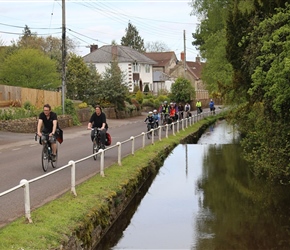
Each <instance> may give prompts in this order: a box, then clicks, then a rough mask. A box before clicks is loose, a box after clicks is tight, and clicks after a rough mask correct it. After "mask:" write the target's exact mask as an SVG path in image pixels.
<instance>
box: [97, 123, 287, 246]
mask: <svg viewBox="0 0 290 250" xmlns="http://www.w3.org/2000/svg"><path fill="white" fill-rule="evenodd" d="M237 142H238V133H236V131H235V130H233V127H232V126H228V125H226V124H225V123H224V122H221V123H220V124H216V125H215V126H214V127H213V128H210V129H209V130H208V131H207V132H206V133H205V134H204V135H203V136H202V138H200V140H199V142H198V144H196V145H190V144H188V145H179V146H178V147H176V148H175V149H174V151H173V153H172V154H171V155H170V156H169V157H168V158H167V159H166V161H165V162H164V166H163V167H162V168H161V169H160V171H159V173H158V175H157V177H156V178H155V180H154V181H153V184H152V185H151V187H150V188H149V191H148V192H147V194H146V195H145V197H144V198H143V199H142V201H141V203H140V205H139V207H138V208H137V206H138V204H139V202H137V203H136V204H135V208H134V209H136V212H135V214H134V215H133V217H132V218H131V216H132V214H133V212H132V210H131V211H130V212H126V213H125V216H126V221H127V222H124V221H122V222H121V223H122V224H123V227H124V225H125V227H126V226H127V224H129V222H130V224H129V225H128V227H127V228H126V229H125V230H124V231H123V229H121V230H122V231H123V233H122V232H120V231H119V233H116V232H115V233H113V235H110V236H108V239H107V242H109V243H112V244H111V245H109V244H107V245H104V246H106V247H103V248H99V249H198V250H204V249H205V250H207V249H209V250H211V249H223V250H232V249H250V250H251V249H263V250H264V249H289V246H290V240H289V239H290V238H289V231H290V222H289V218H290V217H289V214H290V212H289V208H290V206H289V201H290V197H289V196H290V195H289V194H288V193H290V192H288V188H287V187H278V188H277V187H273V186H267V185H266V184H265V183H263V182H262V181H258V180H255V179H254V178H253V176H252V174H251V172H250V170H249V167H248V165H247V163H246V162H245V161H244V160H243V159H242V158H241V155H242V151H241V148H240V146H239V144H237ZM130 220H131V221H130ZM121 235H122V236H121ZM119 238H121V239H120V240H119ZM117 241H118V243H117V244H116V243H115V242H117ZM114 245H115V246H114ZM113 246H114V247H113Z"/></svg>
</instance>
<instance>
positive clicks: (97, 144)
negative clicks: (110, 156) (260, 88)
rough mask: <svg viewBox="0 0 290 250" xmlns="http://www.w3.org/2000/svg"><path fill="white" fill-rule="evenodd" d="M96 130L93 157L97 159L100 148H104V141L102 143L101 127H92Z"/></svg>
mask: <svg viewBox="0 0 290 250" xmlns="http://www.w3.org/2000/svg"><path fill="white" fill-rule="evenodd" d="M92 130H94V139H93V154H94V155H93V158H94V160H97V154H96V153H98V152H99V150H100V149H101V148H102V143H101V134H100V131H101V129H99V128H92Z"/></svg>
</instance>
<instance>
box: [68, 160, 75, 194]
mask: <svg viewBox="0 0 290 250" xmlns="http://www.w3.org/2000/svg"><path fill="white" fill-rule="evenodd" d="M68 164H69V165H71V187H70V191H71V192H72V193H73V195H74V196H77V192H76V163H75V161H69V162H68Z"/></svg>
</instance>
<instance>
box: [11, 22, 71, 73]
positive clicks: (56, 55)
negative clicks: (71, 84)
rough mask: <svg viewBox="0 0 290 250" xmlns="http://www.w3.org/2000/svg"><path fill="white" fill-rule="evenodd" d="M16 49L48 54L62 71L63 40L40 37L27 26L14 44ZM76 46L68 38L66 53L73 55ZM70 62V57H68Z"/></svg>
mask: <svg viewBox="0 0 290 250" xmlns="http://www.w3.org/2000/svg"><path fill="white" fill-rule="evenodd" d="M12 46H13V47H14V48H32V49H39V50H41V51H43V52H44V53H45V54H47V55H48V56H49V57H50V58H51V59H54V60H56V61H57V62H58V64H57V69H58V71H59V72H61V71H62V39H61V38H57V37H53V36H47V37H42V36H38V35H37V33H32V32H31V31H30V29H29V27H28V26H27V25H25V28H24V30H23V34H22V36H20V37H19V39H18V40H17V41H13V42H12ZM75 47H76V45H75V42H74V41H73V40H71V39H70V38H69V37H66V53H67V54H68V55H70V54H71V53H73V51H74V49H75ZM66 60H67V62H68V60H69V57H66Z"/></svg>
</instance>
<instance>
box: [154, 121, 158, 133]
mask: <svg viewBox="0 0 290 250" xmlns="http://www.w3.org/2000/svg"><path fill="white" fill-rule="evenodd" d="M157 128H158V126H157V123H156V122H155V123H154V135H158V133H159V131H158V129H157Z"/></svg>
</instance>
